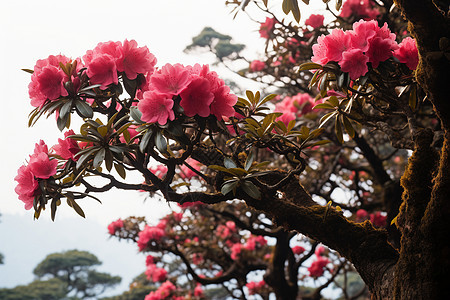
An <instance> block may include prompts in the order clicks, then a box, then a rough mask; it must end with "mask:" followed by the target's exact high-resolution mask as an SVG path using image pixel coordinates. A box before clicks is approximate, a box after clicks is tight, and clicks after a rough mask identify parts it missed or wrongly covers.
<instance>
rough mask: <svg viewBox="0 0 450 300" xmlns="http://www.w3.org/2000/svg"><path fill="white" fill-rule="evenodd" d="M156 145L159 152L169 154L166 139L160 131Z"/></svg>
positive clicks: (157, 134)
mask: <svg viewBox="0 0 450 300" xmlns="http://www.w3.org/2000/svg"><path fill="white" fill-rule="evenodd" d="M155 145H156V149H158V151H159V152H161V153H167V141H166V137H165V136H164V135H163V134H162V133H161V131H159V130H158V131H157V132H156V135H155Z"/></svg>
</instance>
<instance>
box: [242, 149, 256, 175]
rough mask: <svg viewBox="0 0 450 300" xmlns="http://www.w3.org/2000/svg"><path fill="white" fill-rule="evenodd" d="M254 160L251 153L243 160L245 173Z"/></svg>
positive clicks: (253, 155)
mask: <svg viewBox="0 0 450 300" xmlns="http://www.w3.org/2000/svg"><path fill="white" fill-rule="evenodd" d="M254 159H255V154H254V153H253V152H250V154H249V155H248V156H247V158H246V159H245V165H244V168H245V170H246V171H248V170H249V169H250V167H251V166H252V164H253V161H254Z"/></svg>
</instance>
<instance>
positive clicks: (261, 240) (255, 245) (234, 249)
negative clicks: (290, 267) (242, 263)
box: [230, 235, 267, 260]
mask: <svg viewBox="0 0 450 300" xmlns="http://www.w3.org/2000/svg"><path fill="white" fill-rule="evenodd" d="M266 245H267V240H266V239H265V237H263V236H261V235H258V236H254V235H251V236H250V237H249V238H248V239H247V241H246V242H245V244H241V243H235V244H233V245H232V246H231V255H230V257H231V259H233V260H237V259H238V258H239V256H240V254H241V252H242V250H247V251H255V250H258V249H261V248H263V247H264V246H266Z"/></svg>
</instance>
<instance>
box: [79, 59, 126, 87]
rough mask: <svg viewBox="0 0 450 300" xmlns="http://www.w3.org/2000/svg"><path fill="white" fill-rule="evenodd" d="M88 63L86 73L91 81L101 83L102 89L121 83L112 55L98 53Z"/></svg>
mask: <svg viewBox="0 0 450 300" xmlns="http://www.w3.org/2000/svg"><path fill="white" fill-rule="evenodd" d="M86 65H87V67H88V68H87V70H86V74H87V76H88V77H89V79H90V81H91V83H92V84H101V87H100V88H101V89H106V88H107V87H108V85H110V84H117V83H119V78H118V75H117V68H116V63H115V59H114V57H112V56H111V55H108V54H102V55H97V56H95V57H94V58H93V59H92V60H91V61H90V62H89V64H86Z"/></svg>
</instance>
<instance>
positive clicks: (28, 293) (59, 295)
mask: <svg viewBox="0 0 450 300" xmlns="http://www.w3.org/2000/svg"><path fill="white" fill-rule="evenodd" d="M66 296H67V285H66V284H65V282H64V281H61V280H60V279H58V278H51V279H49V280H36V281H33V282H32V283H30V284H28V285H19V286H16V287H14V288H11V289H6V288H4V289H0V298H1V299H4V300H59V299H68V298H67V297H66Z"/></svg>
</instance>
